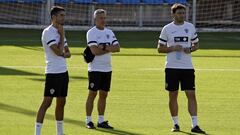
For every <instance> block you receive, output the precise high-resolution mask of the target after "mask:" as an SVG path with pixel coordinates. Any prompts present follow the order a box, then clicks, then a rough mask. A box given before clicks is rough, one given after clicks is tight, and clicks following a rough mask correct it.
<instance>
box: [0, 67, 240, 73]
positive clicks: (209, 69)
mask: <svg viewBox="0 0 240 135" xmlns="http://www.w3.org/2000/svg"><path fill="white" fill-rule="evenodd" d="M0 67H4V68H12V69H44V68H45V66H0ZM68 68H71V69H86V68H87V67H86V68H83V67H81V66H68ZM116 70H117V71H121V70H122V69H120V70H119V69H116ZM137 70H141V71H163V70H164V68H138V69H137ZM195 70H197V71H233V72H240V69H238V68H196V69H195Z"/></svg>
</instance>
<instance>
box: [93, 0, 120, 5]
mask: <svg viewBox="0 0 240 135" xmlns="http://www.w3.org/2000/svg"><path fill="white" fill-rule="evenodd" d="M96 2H97V3H99V4H116V3H117V0H96Z"/></svg>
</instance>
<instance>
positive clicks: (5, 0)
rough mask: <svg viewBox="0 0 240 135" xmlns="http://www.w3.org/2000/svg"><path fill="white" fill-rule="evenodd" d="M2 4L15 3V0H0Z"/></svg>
mask: <svg viewBox="0 0 240 135" xmlns="http://www.w3.org/2000/svg"><path fill="white" fill-rule="evenodd" d="M4 2H17V0H0V3H4Z"/></svg>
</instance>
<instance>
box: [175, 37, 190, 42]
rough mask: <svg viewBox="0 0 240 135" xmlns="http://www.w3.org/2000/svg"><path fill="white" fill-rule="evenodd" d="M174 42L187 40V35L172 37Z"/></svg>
mask: <svg viewBox="0 0 240 135" xmlns="http://www.w3.org/2000/svg"><path fill="white" fill-rule="evenodd" d="M174 42H188V37H174Z"/></svg>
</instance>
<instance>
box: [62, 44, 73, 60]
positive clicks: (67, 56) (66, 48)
mask: <svg viewBox="0 0 240 135" xmlns="http://www.w3.org/2000/svg"><path fill="white" fill-rule="evenodd" d="M63 57H64V58H70V57H71V52H70V50H69V48H68V46H65V47H64V55H63Z"/></svg>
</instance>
